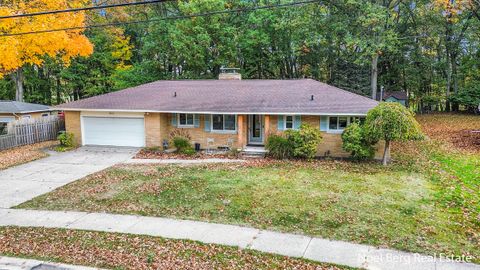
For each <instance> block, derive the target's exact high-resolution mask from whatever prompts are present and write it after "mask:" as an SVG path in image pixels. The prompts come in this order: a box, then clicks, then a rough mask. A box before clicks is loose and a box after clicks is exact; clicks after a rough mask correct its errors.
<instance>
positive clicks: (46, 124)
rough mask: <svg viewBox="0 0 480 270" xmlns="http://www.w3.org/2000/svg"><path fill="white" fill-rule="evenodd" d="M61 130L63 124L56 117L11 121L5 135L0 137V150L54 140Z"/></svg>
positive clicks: (61, 119)
mask: <svg viewBox="0 0 480 270" xmlns="http://www.w3.org/2000/svg"><path fill="white" fill-rule="evenodd" d="M62 130H65V122H64V120H63V118H60V117H58V116H56V115H51V116H47V117H42V118H31V119H20V120H17V121H12V122H10V123H8V126H7V134H6V135H0V150H5V149H9V148H13V147H16V146H21V145H27V144H34V143H38V142H44V141H49V140H55V139H56V138H57V136H58V132H59V131H62Z"/></svg>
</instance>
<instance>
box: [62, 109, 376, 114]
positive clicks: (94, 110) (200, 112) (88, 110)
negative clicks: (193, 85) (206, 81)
mask: <svg viewBox="0 0 480 270" xmlns="http://www.w3.org/2000/svg"><path fill="white" fill-rule="evenodd" d="M56 109H58V110H62V111H77V112H82V111H84V112H127V113H128V112H130V113H192V114H247V115H248V114H265V115H318V116H328V115H340V116H342V115H345V116H365V115H367V113H362V112H351V113H335V112H315V113H313V112H268V111H265V112H245V111H244V112H223V111H182V110H173V111H157V110H125V109H81V108H56Z"/></svg>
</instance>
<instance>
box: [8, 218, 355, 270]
mask: <svg viewBox="0 0 480 270" xmlns="http://www.w3.org/2000/svg"><path fill="white" fill-rule="evenodd" d="M0 254H1V255H4V256H15V257H24V258H34V259H39V260H48V261H55V262H61V263H68V264H77V265H86V266H92V267H101V268H110V269H135V270H137V269H312V270H313V269H323V270H327V269H328V270H341V269H353V268H348V267H340V266H334V265H330V264H324V263H321V264H320V263H315V262H311V261H308V260H303V259H296V258H289V257H284V256H276V255H270V254H266V253H261V252H256V251H250V250H242V249H238V248H233V247H226V246H221V245H211V244H210V245H206V244H201V243H198V242H193V241H184V240H167V239H163V238H159V237H148V236H136V235H128V234H118V233H102V232H90V231H79V230H63V229H47V228H20V227H3V228H2V227H0ZM92 254H95V256H92Z"/></svg>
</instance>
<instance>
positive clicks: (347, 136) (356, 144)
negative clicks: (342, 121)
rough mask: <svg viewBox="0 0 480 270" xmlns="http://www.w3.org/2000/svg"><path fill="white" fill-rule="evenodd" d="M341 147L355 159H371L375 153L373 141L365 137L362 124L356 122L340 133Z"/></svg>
mask: <svg viewBox="0 0 480 270" xmlns="http://www.w3.org/2000/svg"><path fill="white" fill-rule="evenodd" d="M342 142H343V144H342V148H343V150H345V151H347V152H350V154H351V156H352V157H353V158H354V159H357V160H365V159H371V158H373V156H374V155H375V149H374V147H373V145H374V144H375V142H374V141H369V140H367V138H366V134H365V130H364V128H363V125H361V124H360V123H358V122H354V123H352V124H350V125H349V126H348V127H347V128H345V130H344V131H343V133H342Z"/></svg>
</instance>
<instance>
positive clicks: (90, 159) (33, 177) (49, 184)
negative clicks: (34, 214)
mask: <svg viewBox="0 0 480 270" xmlns="http://www.w3.org/2000/svg"><path fill="white" fill-rule="evenodd" d="M137 151H138V149H133V148H114V147H81V148H79V149H77V150H74V151H71V152H66V153H53V154H52V155H51V156H49V157H47V158H43V159H40V160H36V161H32V162H29V163H26V164H23V165H20V166H16V167H13V168H9V169H6V170H3V171H0V208H10V207H13V206H15V205H18V204H20V203H23V202H25V201H28V200H30V199H33V198H34V197H37V196H39V195H42V194H44V193H47V192H50V191H52V190H54V189H56V188H58V187H60V186H63V185H66V184H68V183H70V182H73V181H75V180H78V179H80V178H83V177H85V176H87V175H89V174H92V173H95V172H98V171H101V170H103V169H106V168H108V167H110V166H112V165H115V164H117V163H121V162H124V161H126V160H128V159H130V158H131V157H132V156H133V155H135V153H136V152H137Z"/></svg>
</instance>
